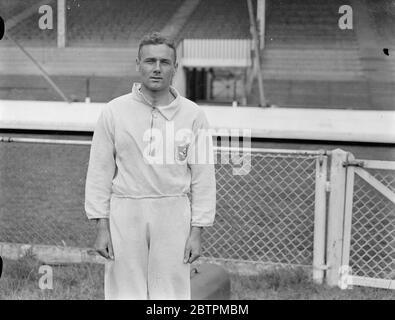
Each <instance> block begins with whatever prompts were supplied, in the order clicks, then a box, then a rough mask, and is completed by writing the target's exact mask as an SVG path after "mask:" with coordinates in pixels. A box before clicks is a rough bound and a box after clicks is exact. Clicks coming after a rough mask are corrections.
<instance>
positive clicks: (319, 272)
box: [313, 155, 328, 284]
mask: <svg viewBox="0 0 395 320" xmlns="http://www.w3.org/2000/svg"><path fill="white" fill-rule="evenodd" d="M327 165H328V158H327V156H324V155H321V156H320V157H319V158H317V160H316V170H315V172H316V173H315V205H314V249H313V281H314V282H315V283H318V284H322V281H323V279H324V268H323V267H324V265H325V236H326V179H327Z"/></svg>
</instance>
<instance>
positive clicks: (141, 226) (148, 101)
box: [85, 33, 216, 299]
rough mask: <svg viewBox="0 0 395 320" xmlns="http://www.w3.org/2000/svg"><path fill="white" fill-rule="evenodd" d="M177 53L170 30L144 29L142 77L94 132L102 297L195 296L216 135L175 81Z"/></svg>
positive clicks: (91, 186) (211, 211) (88, 193)
mask: <svg viewBox="0 0 395 320" xmlns="http://www.w3.org/2000/svg"><path fill="white" fill-rule="evenodd" d="M176 59H177V57H176V51H175V48H174V44H173V43H172V42H171V41H169V40H168V39H166V38H163V37H161V36H160V34H158V33H153V34H151V35H148V36H146V37H145V38H143V40H142V42H141V43H140V46H139V54H138V58H137V60H136V61H137V69H138V71H139V72H140V75H141V83H135V84H134V86H133V89H132V92H131V93H129V94H126V95H124V96H121V97H118V98H116V99H114V100H112V101H110V102H109V103H108V104H106V105H105V106H104V108H103V110H102V113H101V115H100V117H99V120H98V122H97V125H96V128H95V131H94V135H93V139H92V146H91V151H90V159H89V167H88V172H87V179H86V189H85V211H86V214H87V216H88V218H89V219H96V220H97V230H98V234H97V239H96V242H95V249H96V250H97V252H98V253H99V254H101V255H102V256H104V257H106V258H107V259H108V260H107V262H106V265H105V298H106V299H148V298H149V299H190V291H191V290H190V268H189V267H190V265H189V264H190V263H191V262H193V261H194V260H196V259H197V258H198V257H199V256H200V252H201V231H202V228H203V227H207V226H211V225H212V224H213V222H214V216H215V203H216V185H215V171H214V160H213V152H212V139H211V136H210V134H209V131H208V130H207V129H208V122H207V119H206V117H205V115H204V113H203V111H202V110H201V109H200V107H199V106H197V105H196V104H195V103H193V102H191V101H190V100H188V99H186V98H184V97H182V96H180V95H179V93H178V92H177V91H176V90H175V89H174V88H173V87H172V86H171V81H172V78H173V77H174V74H175V72H176V70H177V62H176ZM188 193H190V195H191V200H189V198H188V196H187V194H188Z"/></svg>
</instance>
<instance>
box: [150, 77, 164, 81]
mask: <svg viewBox="0 0 395 320" xmlns="http://www.w3.org/2000/svg"><path fill="white" fill-rule="evenodd" d="M150 79H151V80H154V81H159V80H162V78H161V77H151V78H150Z"/></svg>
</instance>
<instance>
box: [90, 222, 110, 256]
mask: <svg viewBox="0 0 395 320" xmlns="http://www.w3.org/2000/svg"><path fill="white" fill-rule="evenodd" d="M94 247H95V250H96V252H97V253H98V254H100V255H101V256H102V257H104V258H106V259H111V260H114V250H113V248H112V242H111V234H110V226H109V223H108V219H99V220H98V221H97V237H96V242H95V246H94Z"/></svg>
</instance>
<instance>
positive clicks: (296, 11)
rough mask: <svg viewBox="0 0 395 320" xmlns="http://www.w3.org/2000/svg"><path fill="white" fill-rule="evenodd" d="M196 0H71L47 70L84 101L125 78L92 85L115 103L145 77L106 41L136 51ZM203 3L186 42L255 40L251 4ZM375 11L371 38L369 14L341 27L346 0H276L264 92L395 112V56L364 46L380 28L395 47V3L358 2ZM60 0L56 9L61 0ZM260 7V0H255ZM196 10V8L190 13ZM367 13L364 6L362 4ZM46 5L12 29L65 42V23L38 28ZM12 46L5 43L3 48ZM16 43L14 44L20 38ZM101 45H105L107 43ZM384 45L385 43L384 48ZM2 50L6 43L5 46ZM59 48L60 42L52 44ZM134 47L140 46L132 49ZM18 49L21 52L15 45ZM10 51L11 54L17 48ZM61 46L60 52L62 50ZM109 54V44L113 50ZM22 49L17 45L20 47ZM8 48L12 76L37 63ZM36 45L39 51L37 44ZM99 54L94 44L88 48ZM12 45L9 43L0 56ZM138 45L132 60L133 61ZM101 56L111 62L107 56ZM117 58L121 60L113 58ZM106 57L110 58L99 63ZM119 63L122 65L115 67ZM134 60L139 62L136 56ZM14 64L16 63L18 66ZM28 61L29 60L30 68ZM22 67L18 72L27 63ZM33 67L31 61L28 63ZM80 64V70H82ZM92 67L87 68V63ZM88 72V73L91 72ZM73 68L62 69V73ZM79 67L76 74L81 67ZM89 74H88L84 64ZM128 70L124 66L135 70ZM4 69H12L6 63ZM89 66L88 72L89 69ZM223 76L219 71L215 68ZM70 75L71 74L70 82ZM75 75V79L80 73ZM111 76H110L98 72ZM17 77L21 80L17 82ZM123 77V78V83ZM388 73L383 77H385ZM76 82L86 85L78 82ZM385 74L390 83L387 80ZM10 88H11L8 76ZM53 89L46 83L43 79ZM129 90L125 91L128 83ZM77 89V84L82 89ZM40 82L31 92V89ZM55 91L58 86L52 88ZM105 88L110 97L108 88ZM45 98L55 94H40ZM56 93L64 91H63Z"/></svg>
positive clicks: (5, 2)
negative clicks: (88, 83) (87, 92)
mask: <svg viewBox="0 0 395 320" xmlns="http://www.w3.org/2000/svg"><path fill="white" fill-rule="evenodd" d="M187 1H190V2H192V0H145V1H139V0H111V1H110V0H84V1H77V0H67V2H66V4H67V25H68V27H67V35H68V46H69V47H70V48H66V49H64V50H63V51H64V52H63V51H62V52H59V57H66V58H65V61H64V63H63V64H62V66H55V65H52V63H53V62H52V60H51V59H52V56H53V54H52V51H54V50H52V51H51V50H49V51H48V53H45V54H42V55H38V59H39V60H40V61H44V62H45V63H44V67H45V68H47V69H48V71H49V72H50V73H51V75H53V76H56V77H59V78H58V80H59V81H60V82H61V83H62V84H64V85H65V88H66V89H65V90H66V91H67V92H70V94H71V93H72V88H74V89H75V90H77V91H78V92H79V93H74V96H76V97H77V98H76V99H78V100H80V101H81V99H83V96H84V94H83V93H84V89H81V88H84V82H85V80H84V79H85V78H86V77H91V76H92V75H93V74H94V77H93V78H95V79H96V80H97V81H92V85H94V83H95V82H96V84H99V83H100V84H102V83H105V81H111V77H110V74H112V75H113V79H114V81H115V82H116V84H111V85H108V87H111V88H121V89H109V90H107V89H103V90H102V91H101V90H97V91H95V90H94V89H92V90H93V91H92V92H96V93H97V94H98V96H97V98H96V97H95V96H94V95H93V96H92V99H93V100H92V101H106V100H109V99H110V98H111V97H113V96H114V94H117V93H122V90H126V88H129V84H130V81H131V80H132V79H136V77H137V75H136V74H133V70H131V68H129V65H128V67H127V68H120V67H119V66H121V65H122V64H124V65H126V62H128V59H129V56H127V55H125V54H123V56H122V57H121V54H118V53H117V54H115V52H114V55H111V56H109V57H104V56H102V53H101V51H103V50H104V49H105V48H114V50H115V48H122V47H124V49H125V48H132V49H133V50H135V48H136V45H137V42H138V40H139V39H140V38H141V36H142V35H143V34H145V33H146V32H148V31H152V30H165V29H166V28H168V27H169V24H170V22H171V21H174V17H175V16H177V13H178V16H180V15H181V16H182V14H181V13H182V10H180V9H181V7H182V6H183V5H185V4H186V2H187ZM193 1H194V2H195V3H197V4H196V6H194V7H193V8H194V10H190V11H191V12H190V13H188V14H189V16H188V18H187V19H186V18H185V17H186V15H184V20H186V23H185V25H184V26H183V27H181V25H180V26H178V30H179V29H181V32H180V33H179V34H178V37H177V38H178V39H183V38H188V39H250V38H251V34H250V27H249V16H248V8H247V1H245V0H243V1H241V0H200V1H198V0H193ZM41 2H42V1H39V0H26V1H22V0H12V1H11V0H2V1H1V3H0V12H1V14H2V16H4V17H5V18H6V20H8V19H10V18H12V17H13V16H15V15H17V14H18V13H20V12H21V11H23V10H26V9H27V8H29V6H30V7H31V6H33V5H36V6H37V4H38V3H41ZM357 3H358V4H359V5H360V6H363V7H365V8H366V11H367V14H368V16H369V17H370V21H371V23H369V24H368V27H367V28H368V29H372V30H373V31H374V32H373V33H372V34H373V35H366V34H365V32H364V30H363V28H362V27H361V25H364V24H366V21H362V22H361V21H358V16H359V15H354V20H355V21H354V29H353V30H340V28H339V27H338V19H339V17H340V14H339V12H338V10H339V7H340V6H341V5H344V4H347V3H344V1H343V0H331V1H326V0H304V1H294V0H281V1H280V0H267V8H266V18H267V20H266V31H265V34H266V42H265V49H264V51H263V52H262V56H263V59H262V60H263V76H264V81H265V94H266V97H267V99H268V100H269V102H270V103H273V104H276V105H279V106H297V107H300V106H303V107H326V108H351V109H353V108H355V109H375V108H378V109H393V108H394V94H393V92H395V88H394V83H395V81H394V80H393V78H394V74H395V59H393V58H391V59H389V58H386V57H385V56H384V55H383V54H382V51H381V49H380V54H381V55H382V57H381V58H380V59H379V58H377V57H376V56H375V54H377V52H373V53H370V52H367V51H366V50H365V51H363V50H362V47H363V44H364V43H367V42H369V41H368V40H369V39H371V38H372V37H376V36H377V35H378V39H377V42H376V43H378V44H379V46H380V45H381V46H382V47H388V48H390V49H391V50H392V46H394V38H393V36H392V35H393V34H394V30H395V27H394V26H395V18H394V17H395V8H394V6H393V4H392V1H389V0H377V1H374V2H373V1H363V0H356V1H354V0H350V2H349V3H348V4H350V5H352V7H354V6H356V4H357ZM51 6H52V7H53V10H54V12H55V13H56V1H55V0H54V1H52V4H51ZM253 6H254V7H255V8H256V0H253ZM186 11H187V10H186ZM358 12H360V11H358ZM39 16H40V15H39V14H38V12H34V13H33V14H32V15H30V17H28V18H26V19H25V20H24V21H23V23H19V24H17V25H15V26H14V27H13V28H12V29H11V30H8V32H9V33H10V34H11V35H12V36H13V37H14V38H15V39H17V40H19V42H20V43H21V44H22V45H24V46H25V47H34V46H36V47H37V46H38V47H43V48H45V47H56V21H55V23H54V26H53V27H54V29H53V30H44V31H43V30H40V29H39V28H38V27H37V21H38V19H39ZM5 45H7V41H4V40H3V41H2V43H0V47H1V46H5ZM11 45H13V44H11ZM88 47H93V48H92V49H91V50H97V52H95V53H94V55H91V56H90V58H89V59H88V58H87V57H88V56H89V53H78V55H77V56H76V57H75V61H76V62H73V61H74V60H73V54H74V53H73V52H72V51H73V50H70V49H73V48H81V49H82V48H84V50H87V51H86V52H88V51H89V50H88ZM98 47H101V48H100V49H99V48H98ZM380 48H381V47H380ZM0 49H1V48H0ZM51 49H56V48H51ZM133 50H132V51H133ZM11 51H12V50H11ZM11 51H10V52H11ZM55 51H56V50H55ZM104 51H105V50H104ZM12 52H13V51H12ZM12 52H11V54H9V56H12V57H14V60H15V61H14V62H11V60H10V59H9V57H8V58H7V57H6V59H5V60H4V59H2V61H3V60H4V61H6V63H8V64H9V65H10V68H9V70H11V71H12V72H9V73H7V72H6V73H4V75H3V76H2V79H0V80H3V79H5V78H7V77H16V75H18V74H20V73H19V71H18V72H17V70H19V69H20V68H19V67H20V66H24V65H26V64H30V62H29V61H28V62H26V61H25V60H26V58H25V57H22V58H19V56H20V55H21V54H13V53H12ZM31 52H33V53H34V52H35V51H34V50H31ZM89 52H91V51H89ZM2 53H3V52H2V51H1V50H0V55H1V54H2ZM134 53H135V52H134V51H133V52H131V60H134ZM100 59H102V60H100ZM111 60H112V62H111ZM100 61H102V63H100ZM114 62H116V64H114ZM132 62H133V61H132ZM13 63H14V65H15V66H14V65H12V64H13ZM94 64H95V65H97V66H99V65H100V68H96V67H94V68H93V69H97V72H96V73H95V72H92V65H94ZM26 66H27V65H26ZM18 68H19V69H18ZM23 68H25V67H23ZM73 68H74V69H73ZM84 68H85V69H84ZM25 69H26V70H29V72H28V74H29V77H31V78H29V79H30V80H31V81H32V83H42V82H38V81H37V80H34V79H35V78H34V77H39V76H38V72H37V70H36V69H35V67H34V66H29V67H26V68H25ZM88 69H89V70H88ZM62 70H63V71H64V72H63V71H62ZM73 70H75V71H73ZM84 70H85V71H86V72H85V71H84ZM129 70H130V72H131V73H130V75H129V73H128V74H127V75H125V71H127V72H129ZM2 71H3V70H2ZM84 72H85V73H84ZM216 72H217V73H219V72H220V70H216ZM66 76H69V79H70V81H69V80H67V79H68V78H67V77H66ZM73 76H76V77H74V78H73ZM101 77H102V79H105V81H104V80H103V81H101V80H99V79H101ZM15 79H16V78H13V81H12V83H14V84H15V85H16V87H18V85H17V81H16V80H15ZM119 79H123V80H119ZM383 79H384V80H383ZM73 81H74V82H78V83H80V84H81V85H79V86H77V87H78V88H79V89H78V88H75V86H74V84H73ZM381 81H384V82H385V83H384V84H383V83H381ZM2 83H3V84H4V86H5V87H4V88H9V89H10V88H11V87H10V85H7V84H6V83H5V82H4V81H2ZM42 84H43V86H45V83H42ZM26 86H27V84H26V81H25V82H24V81H21V83H20V85H19V87H20V88H26ZM4 88H0V97H4V96H5V97H8V98H18V97H17V96H18V95H21V94H22V91H19V90H18V89H15V90H11V89H10V90H8V89H7V90H6V89H4ZM122 88H123V89H122ZM74 89H73V90H74ZM40 90H41V89H32V92H31V93H29V94H28V96H29V97H30V96H34V94H33V93H34V92H37V93H38V92H39V91H40ZM48 90H50V89H48ZM257 90H258V88H257V83H255V84H254V86H253V88H252V92H251V93H250V95H249V96H248V104H249V105H255V104H257V102H258V97H259V95H258V91H257ZM104 93H106V94H107V96H106V95H105V94H104ZM39 96H40V97H46V96H48V95H47V94H39ZM55 99H57V98H55Z"/></svg>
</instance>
